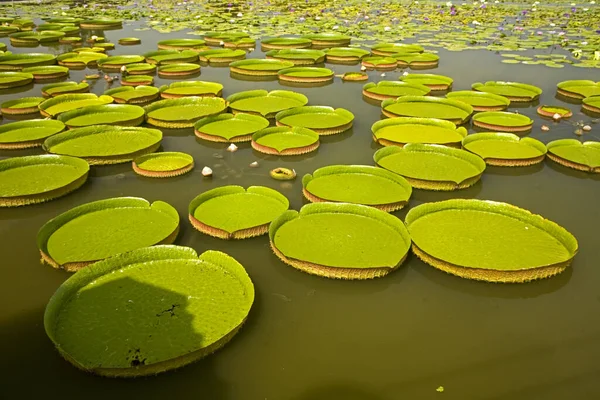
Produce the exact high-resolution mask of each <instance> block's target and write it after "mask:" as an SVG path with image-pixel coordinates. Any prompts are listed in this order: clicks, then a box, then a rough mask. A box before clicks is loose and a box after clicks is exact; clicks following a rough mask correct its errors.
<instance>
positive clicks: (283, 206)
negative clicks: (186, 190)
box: [188, 186, 289, 239]
mask: <svg viewBox="0 0 600 400" xmlns="http://www.w3.org/2000/svg"><path fill="white" fill-rule="evenodd" d="M288 207H289V201H288V199H287V198H286V197H285V196H284V195H282V194H281V193H279V192H278V191H276V190H273V189H270V188H267V187H264V186H250V187H249V188H248V189H244V188H243V187H241V186H222V187H218V188H215V189H211V190H208V191H206V192H204V193H202V194H200V195H198V196H197V197H195V198H194V199H193V200H192V202H191V203H190V205H189V208H188V210H189V219H190V222H191V223H192V225H193V226H194V228H196V229H197V230H199V231H200V232H203V233H206V234H207V235H210V236H214V237H217V238H220V239H246V238H250V237H253V236H260V235H263V234H265V233H267V232H268V230H269V224H270V223H271V221H273V220H274V219H275V218H277V217H278V216H279V215H280V214H281V213H283V212H284V211H285V210H287V209H288Z"/></svg>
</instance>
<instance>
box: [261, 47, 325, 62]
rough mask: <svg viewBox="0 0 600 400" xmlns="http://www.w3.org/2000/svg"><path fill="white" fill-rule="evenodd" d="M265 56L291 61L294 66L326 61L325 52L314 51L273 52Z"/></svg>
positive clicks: (285, 50)
mask: <svg viewBox="0 0 600 400" xmlns="http://www.w3.org/2000/svg"><path fill="white" fill-rule="evenodd" d="M265 55H266V57H267V58H270V59H274V60H283V61H291V62H292V63H294V65H312V64H320V63H322V62H323V61H325V52H323V51H321V50H314V49H281V50H271V51H268V52H267V53H266V54H265Z"/></svg>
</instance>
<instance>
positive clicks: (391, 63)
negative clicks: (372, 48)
mask: <svg viewBox="0 0 600 400" xmlns="http://www.w3.org/2000/svg"><path fill="white" fill-rule="evenodd" d="M361 63H362V65H363V66H364V67H366V68H371V69H376V70H379V71H390V70H394V69H396V68H397V67H398V61H397V60H396V59H395V58H392V57H381V56H368V57H364V58H363V59H362V60H361Z"/></svg>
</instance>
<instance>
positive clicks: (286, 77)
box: [277, 67, 333, 83]
mask: <svg viewBox="0 0 600 400" xmlns="http://www.w3.org/2000/svg"><path fill="white" fill-rule="evenodd" d="M277 76H278V78H279V80H280V81H286V82H302V83H319V82H328V81H331V80H333V71H332V70H330V69H329V68H317V67H292V68H286V69H282V70H281V71H279V72H278V73H277Z"/></svg>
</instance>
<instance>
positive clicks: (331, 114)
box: [275, 106, 354, 135]
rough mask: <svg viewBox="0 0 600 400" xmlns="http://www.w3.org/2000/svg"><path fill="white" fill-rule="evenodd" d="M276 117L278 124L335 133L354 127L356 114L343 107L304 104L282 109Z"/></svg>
mask: <svg viewBox="0 0 600 400" xmlns="http://www.w3.org/2000/svg"><path fill="white" fill-rule="evenodd" d="M275 119H276V123H277V126H298V127H301V128H308V129H312V130H313V131H315V132H317V133H318V134H319V135H334V134H336V133H341V132H345V131H347V130H348V129H350V128H352V124H353V121H354V114H352V113H351V112H350V111H348V110H346V109H343V108H336V109H334V108H333V107H328V106H304V107H296V108H291V109H289V110H285V111H281V112H279V113H277V115H276V116H275Z"/></svg>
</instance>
